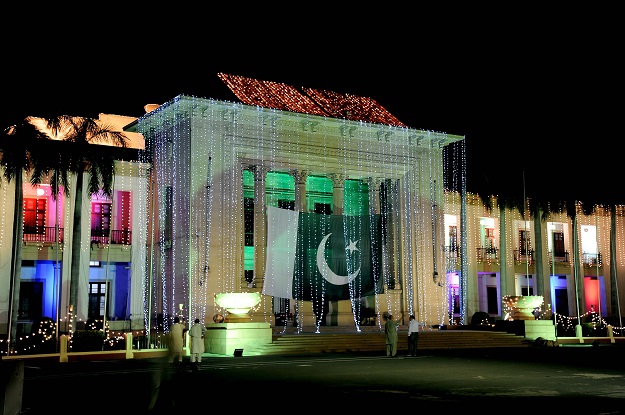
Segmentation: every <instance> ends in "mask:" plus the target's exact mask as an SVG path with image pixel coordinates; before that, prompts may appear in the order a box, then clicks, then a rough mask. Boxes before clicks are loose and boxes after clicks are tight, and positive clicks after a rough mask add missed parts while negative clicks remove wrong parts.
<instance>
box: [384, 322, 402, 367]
mask: <svg viewBox="0 0 625 415" xmlns="http://www.w3.org/2000/svg"><path fill="white" fill-rule="evenodd" d="M384 319H385V320H386V323H384V333H385V335H386V355H387V356H389V357H395V355H397V328H398V326H399V322H398V321H397V320H394V319H393V315H392V314H390V313H389V314H387V315H386V316H385V318H384Z"/></svg>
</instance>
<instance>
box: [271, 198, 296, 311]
mask: <svg viewBox="0 0 625 415" xmlns="http://www.w3.org/2000/svg"><path fill="white" fill-rule="evenodd" d="M298 221H299V212H297V211H294V210H287V209H279V208H276V207H273V206H267V227H268V229H267V262H266V264H265V281H264V283H263V294H265V295H271V296H274V297H280V298H288V299H293V289H292V288H293V272H294V268H295V253H296V249H297V226H298Z"/></svg>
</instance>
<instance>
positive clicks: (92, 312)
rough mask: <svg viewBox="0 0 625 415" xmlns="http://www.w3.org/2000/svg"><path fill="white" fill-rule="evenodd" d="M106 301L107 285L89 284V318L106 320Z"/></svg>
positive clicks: (99, 283) (103, 283) (102, 283)
mask: <svg viewBox="0 0 625 415" xmlns="http://www.w3.org/2000/svg"><path fill="white" fill-rule="evenodd" d="M105 301H106V283H105V282H90V283H89V311H88V315H87V317H88V318H94V319H101V318H104V311H105V310H104V308H105Z"/></svg>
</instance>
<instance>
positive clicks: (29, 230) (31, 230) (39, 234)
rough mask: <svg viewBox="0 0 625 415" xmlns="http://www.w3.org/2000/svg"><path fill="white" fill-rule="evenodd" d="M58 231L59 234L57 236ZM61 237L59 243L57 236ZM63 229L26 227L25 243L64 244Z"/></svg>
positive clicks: (23, 239)
mask: <svg viewBox="0 0 625 415" xmlns="http://www.w3.org/2000/svg"><path fill="white" fill-rule="evenodd" d="M57 231H58V234H57ZM57 235H58V236H59V238H58V241H57V238H56V236H57ZM63 235H64V232H63V228H58V229H57V228H56V227H54V226H24V235H23V237H22V241H24V242H40V243H56V242H58V243H63Z"/></svg>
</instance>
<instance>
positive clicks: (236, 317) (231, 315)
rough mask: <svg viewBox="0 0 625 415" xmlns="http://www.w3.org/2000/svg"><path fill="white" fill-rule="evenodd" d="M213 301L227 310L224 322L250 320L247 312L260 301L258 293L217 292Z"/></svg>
mask: <svg viewBox="0 0 625 415" xmlns="http://www.w3.org/2000/svg"><path fill="white" fill-rule="evenodd" d="M215 303H216V304H217V305H218V306H220V307H222V308H225V309H226V311H227V312H228V314H227V315H226V320H225V321H226V323H243V322H246V321H250V320H251V316H250V315H249V314H248V313H249V312H250V310H251V309H252V308H254V307H256V306H257V305H258V304H259V303H260V293H257V292H255V293H219V294H215Z"/></svg>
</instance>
